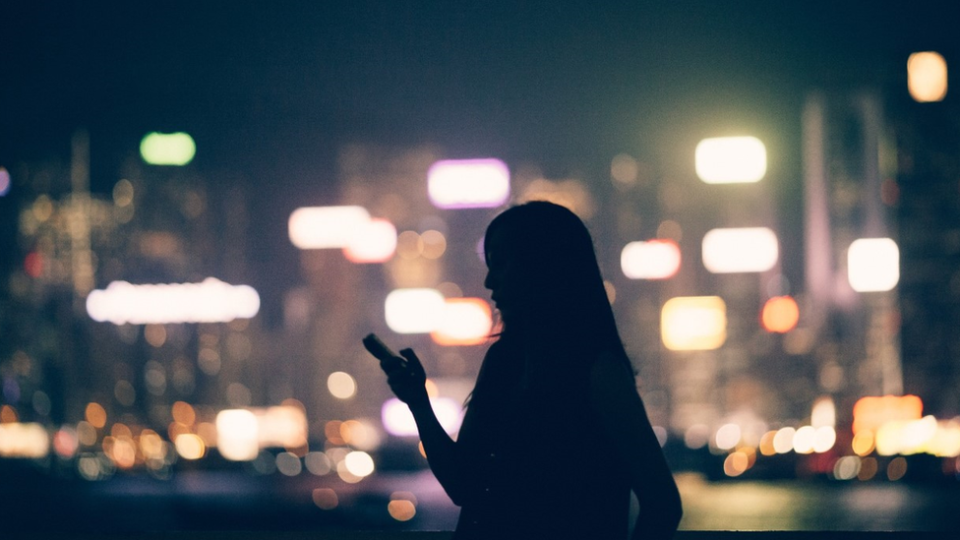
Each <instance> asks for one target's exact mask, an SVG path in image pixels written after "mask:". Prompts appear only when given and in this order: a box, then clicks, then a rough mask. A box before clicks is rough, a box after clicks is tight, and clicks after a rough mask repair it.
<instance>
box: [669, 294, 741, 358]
mask: <svg viewBox="0 0 960 540" xmlns="http://www.w3.org/2000/svg"><path fill="white" fill-rule="evenodd" d="M660 336H661V339H662V340H663V345H664V346H665V347H666V348H668V349H670V350H671V351H696V350H712V349H717V348H719V347H720V346H721V345H723V342H724V341H726V339H727V305H726V304H725V303H724V301H723V299H722V298H720V297H718V296H685V297H677V298H671V299H670V300H667V302H666V303H665V304H664V305H663V309H662V310H661V312H660Z"/></svg>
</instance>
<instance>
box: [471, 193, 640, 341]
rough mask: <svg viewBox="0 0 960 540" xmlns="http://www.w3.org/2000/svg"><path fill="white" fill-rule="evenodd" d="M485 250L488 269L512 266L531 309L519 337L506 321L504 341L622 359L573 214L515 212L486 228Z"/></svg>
mask: <svg viewBox="0 0 960 540" xmlns="http://www.w3.org/2000/svg"><path fill="white" fill-rule="evenodd" d="M494 236H496V242H495V243H492V242H491V238H493V237H494ZM491 249H494V250H496V251H495V252H491V251H490V250H491ZM484 250H485V255H486V257H487V260H488V264H489V259H490V257H491V256H492V257H493V258H496V259H498V260H508V261H509V262H510V265H511V266H510V268H511V272H510V273H509V278H510V279H511V280H514V281H515V282H514V283H512V284H511V285H512V286H513V288H514V290H519V291H520V293H521V295H522V301H523V302H524V303H525V304H526V309H525V310H524V314H525V317H524V319H525V320H524V321H523V323H522V331H521V332H518V333H519V334H522V335H519V336H514V335H513V334H512V328H511V325H510V323H509V322H505V324H504V328H503V333H502V337H509V338H511V339H520V340H523V341H528V342H529V341H530V340H536V341H537V343H536V344H535V345H536V347H537V348H538V349H541V350H547V351H549V350H559V351H568V352H571V353H572V352H574V351H576V352H578V353H582V352H584V351H587V350H588V351H593V352H595V353H598V352H606V353H614V354H618V355H619V354H623V346H622V344H621V342H620V338H619V335H618V333H617V328H616V323H615V321H614V317H613V311H612V310H611V308H610V303H609V301H608V299H607V294H606V289H605V288H604V285H603V278H602V277H601V274H600V268H599V265H598V264H597V257H596V254H595V252H594V247H593V240H592V239H591V237H590V233H589V232H588V231H587V227H586V226H585V225H584V223H583V221H581V220H580V218H579V217H577V215H576V214H574V213H573V212H571V211H570V210H568V209H567V208H565V207H563V206H560V205H557V204H553V203H550V202H546V201H533V202H528V203H526V204H522V205H519V206H514V207H511V208H509V209H507V210H506V211H504V212H503V213H501V214H500V215H498V216H497V217H496V218H494V220H493V221H492V222H491V223H490V225H489V227H487V232H486V235H485V237H484ZM624 357H625V354H624Z"/></svg>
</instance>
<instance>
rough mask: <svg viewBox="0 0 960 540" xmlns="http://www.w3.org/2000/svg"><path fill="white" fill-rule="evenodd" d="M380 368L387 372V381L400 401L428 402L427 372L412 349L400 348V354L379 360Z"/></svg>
mask: <svg viewBox="0 0 960 540" xmlns="http://www.w3.org/2000/svg"><path fill="white" fill-rule="evenodd" d="M380 368H381V369H383V372H384V373H386V374H387V383H388V384H389V385H390V389H391V390H393V393H394V394H396V395H397V398H398V399H400V401H402V402H404V403H406V404H407V405H418V404H422V403H429V402H430V398H429V396H427V387H426V383H427V374H426V372H425V371H424V370H423V364H421V363H420V359H419V358H417V355H416V353H414V352H413V349H402V350H401V351H400V356H392V357H389V358H387V359H385V360H381V361H380Z"/></svg>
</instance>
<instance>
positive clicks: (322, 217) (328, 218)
mask: <svg viewBox="0 0 960 540" xmlns="http://www.w3.org/2000/svg"><path fill="white" fill-rule="evenodd" d="M370 222H371V219H370V213H369V212H367V210H366V209H365V208H363V207H362V206H309V207H303V208H297V209H296V210H294V211H293V213H291V214H290V219H289V220H288V221H287V234H288V235H289V236H290V242H291V243H293V245H294V246H297V247H298V248H300V249H325V248H346V247H348V246H351V244H352V243H354V241H355V240H354V238H355V237H356V236H357V234H358V233H366V232H367V231H368V227H369V226H370ZM377 227H382V226H381V225H378V226H377ZM375 233H376V234H383V231H382V230H378V231H375ZM359 243H361V244H363V243H364V242H363V240H361V241H359Z"/></svg>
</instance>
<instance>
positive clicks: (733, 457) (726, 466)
mask: <svg viewBox="0 0 960 540" xmlns="http://www.w3.org/2000/svg"><path fill="white" fill-rule="evenodd" d="M749 467H750V458H749V457H747V454H745V453H743V452H740V451H737V452H732V453H730V454H729V455H728V456H727V457H726V459H724V460H723V473H724V474H726V475H727V476H731V477H733V476H740V475H741V474H743V473H744V472H746V470H747V469H748V468H749Z"/></svg>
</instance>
